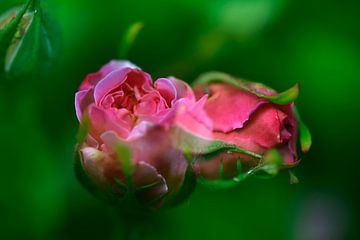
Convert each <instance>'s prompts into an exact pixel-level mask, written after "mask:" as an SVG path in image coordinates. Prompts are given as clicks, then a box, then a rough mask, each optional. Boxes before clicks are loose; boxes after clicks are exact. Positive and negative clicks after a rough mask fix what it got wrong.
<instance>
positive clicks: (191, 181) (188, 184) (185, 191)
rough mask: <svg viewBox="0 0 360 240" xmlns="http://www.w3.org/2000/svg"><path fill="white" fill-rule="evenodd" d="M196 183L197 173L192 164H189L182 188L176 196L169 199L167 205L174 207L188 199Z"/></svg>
mask: <svg viewBox="0 0 360 240" xmlns="http://www.w3.org/2000/svg"><path fill="white" fill-rule="evenodd" d="M196 183H197V179H196V175H195V173H194V171H193V169H192V166H191V165H190V164H189V166H188V168H187V170H186V173H185V177H184V180H183V184H182V186H181V188H180V189H179V190H178V192H177V193H176V194H175V195H174V196H172V197H171V198H168V199H167V203H166V207H174V206H176V205H178V204H180V203H182V202H183V201H184V200H186V199H187V198H188V197H189V196H190V195H191V193H192V192H193V191H194V189H195V187H196Z"/></svg>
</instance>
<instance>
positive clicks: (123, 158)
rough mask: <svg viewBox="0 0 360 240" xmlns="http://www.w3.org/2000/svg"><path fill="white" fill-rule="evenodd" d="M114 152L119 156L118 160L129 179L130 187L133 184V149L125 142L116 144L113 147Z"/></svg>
mask: <svg viewBox="0 0 360 240" xmlns="http://www.w3.org/2000/svg"><path fill="white" fill-rule="evenodd" d="M113 150H114V151H115V152H116V154H117V156H118V157H117V159H118V160H119V163H120V164H121V167H122V169H123V171H124V173H125V176H126V177H127V178H128V181H129V182H128V185H129V184H130V185H131V183H132V179H131V176H132V174H133V171H134V169H133V165H132V161H131V155H132V154H131V149H130V148H129V147H128V146H127V145H126V144H125V143H123V142H120V141H118V142H116V144H115V145H114V146H113Z"/></svg>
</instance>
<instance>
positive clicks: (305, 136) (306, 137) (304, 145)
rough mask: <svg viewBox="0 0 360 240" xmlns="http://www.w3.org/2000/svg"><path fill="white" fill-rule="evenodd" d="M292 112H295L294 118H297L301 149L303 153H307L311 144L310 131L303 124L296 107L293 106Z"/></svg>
mask: <svg viewBox="0 0 360 240" xmlns="http://www.w3.org/2000/svg"><path fill="white" fill-rule="evenodd" d="M294 112H295V115H296V118H297V120H298V124H299V135H300V146H301V151H302V152H304V153H307V152H308V151H309V150H310V148H311V144H312V137H311V133H310V130H309V129H308V128H307V127H306V125H305V124H304V122H303V120H302V119H301V116H300V114H299V112H298V110H297V109H296V108H295V110H294Z"/></svg>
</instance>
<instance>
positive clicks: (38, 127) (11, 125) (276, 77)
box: [0, 0, 360, 240]
mask: <svg viewBox="0 0 360 240" xmlns="http://www.w3.org/2000/svg"><path fill="white" fill-rule="evenodd" d="M22 2H23V1H12V0H1V1H0V12H4V11H5V10H6V9H9V8H10V7H12V6H16V5H17V4H18V3H22ZM43 2H44V3H45V4H46V5H47V9H48V11H49V12H50V14H51V15H52V16H53V19H54V20H55V22H57V23H58V24H59V29H60V32H61V36H59V39H60V40H61V42H62V44H61V51H60V55H59V57H58V58H57V60H58V61H57V63H56V65H55V67H54V68H53V70H52V71H51V74H50V76H48V77H46V78H42V77H37V76H33V77H29V78H22V79H18V80H16V81H14V82H11V83H9V84H7V85H4V86H1V88H0V126H1V137H0V139H1V140H0V144H1V152H2V154H1V157H0V158H1V168H0V169H1V174H0V189H1V191H0V194H1V195H0V233H1V237H0V238H1V239H121V236H122V231H123V228H122V224H123V223H122V222H121V221H120V220H119V219H118V216H117V215H116V214H115V213H114V212H113V210H112V209H111V208H109V207H107V206H106V205H104V204H102V203H101V202H99V201H97V200H96V199H94V198H93V197H92V196H91V195H90V194H88V193H87V192H86V191H85V190H84V189H83V188H82V187H81V186H80V184H78V182H77V181H76V179H75V177H74V174H73V169H72V156H73V146H74V144H75V135H76V132H77V127H78V122H77V119H76V117H75V112H74V104H73V102H74V93H75V92H76V90H77V87H78V86H79V84H80V82H81V81H82V79H83V78H84V76H85V75H86V74H87V73H90V72H94V71H97V70H98V69H99V68H100V66H101V65H103V64H105V63H106V62H108V61H109V60H110V59H114V58H117V53H118V49H119V44H120V40H121V38H122V35H123V33H124V31H125V29H126V27H127V26H129V24H131V23H133V22H135V21H142V22H143V23H144V25H145V27H144V29H143V30H142V32H141V33H140V34H139V36H138V38H137V40H136V42H135V44H134V45H133V47H132V49H131V50H130V52H129V59H130V60H131V61H133V62H134V63H136V64H137V65H138V66H140V67H141V68H142V69H144V70H145V71H147V72H149V73H151V74H152V76H153V78H157V77H160V76H167V75H175V76H177V77H178V78H182V79H184V80H186V81H188V82H191V81H193V80H194V79H195V78H196V77H197V76H198V75H199V74H200V73H202V72H204V71H209V70H219V71H225V72H228V73H231V74H233V75H236V76H239V77H242V78H246V79H250V80H254V81H258V82H263V83H265V84H267V85H270V86H272V87H274V88H275V89H277V90H280V91H281V90H285V89H287V88H288V87H290V86H292V85H293V84H294V83H296V82H299V83H300V84H301V92H300V97H299V98H298V100H297V105H298V107H299V110H300V112H301V113H302V116H303V118H304V120H305V122H306V123H307V125H308V126H309V128H310V129H311V131H312V134H313V147H312V149H311V151H310V153H309V154H307V155H305V156H304V157H303V160H302V162H301V164H300V166H299V167H298V168H296V170H295V173H296V174H297V176H298V177H299V179H300V183H299V184H297V185H290V184H289V177H288V173H287V172H282V173H280V174H279V175H278V176H277V177H276V178H274V179H271V180H266V181H265V180H260V179H256V178H252V179H249V180H248V181H246V182H244V183H242V184H240V185H239V186H238V187H236V188H234V189H230V190H222V191H214V190H211V189H207V188H204V187H201V186H198V187H197V189H196V191H195V192H194V194H193V195H192V196H191V198H190V199H189V200H187V201H186V202H184V203H183V204H182V205H180V206H179V207H177V208H174V209H171V210H168V211H166V212H164V213H163V214H162V216H160V215H159V216H157V218H156V221H158V222H156V224H154V226H153V228H152V229H149V231H148V232H149V234H148V236H147V238H144V239H175V240H177V239H179V240H180V239H249V240H256V239H277V240H281V239H293V240H313V239H314V240H318V239H319V240H327V239H334V240H337V239H339V240H342V239H360V234H359V230H358V227H359V226H360V225H359V223H360V221H359V220H360V219H359V216H360V214H359V213H360V207H359V200H360V199H359V196H360V194H359V173H358V169H359V167H360V161H359V156H358V152H357V150H358V144H359V134H360V131H359V122H360V121H359V120H360V119H359V118H360V117H359V116H360V106H359V100H358V99H359V97H358V91H359V90H358V89H359V88H360V44H359V43H360V28H359V27H358V23H359V22H360V14H359V9H360V4H359V1H357V0H343V1H322V0H318V1H290V0H212V1H210V0H172V1H168V0H160V1H155V0H154V1H146V0H137V1H122V0H117V1H115V0H104V1H88V0H48V1H43Z"/></svg>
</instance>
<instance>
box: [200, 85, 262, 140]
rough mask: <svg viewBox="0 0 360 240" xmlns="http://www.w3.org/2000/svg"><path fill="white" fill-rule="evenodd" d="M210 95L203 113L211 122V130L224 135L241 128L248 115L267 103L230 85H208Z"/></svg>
mask: <svg viewBox="0 0 360 240" xmlns="http://www.w3.org/2000/svg"><path fill="white" fill-rule="evenodd" d="M209 88H210V91H211V95H210V97H209V99H208V101H207V102H206V104H205V111H206V113H207V114H208V116H209V117H210V118H211V119H212V121H213V129H214V130H215V131H221V132H224V133H227V132H230V131H232V130H235V129H239V128H242V127H243V126H244V124H245V122H246V121H248V120H249V118H250V115H251V114H252V113H253V112H255V110H256V109H258V108H259V107H260V106H261V105H262V104H264V103H266V102H267V101H266V100H264V99H261V98H259V97H257V96H255V95H254V94H252V93H249V92H246V91H243V90H241V89H238V88H236V87H234V86H231V85H226V84H212V85H210V87H209Z"/></svg>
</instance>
